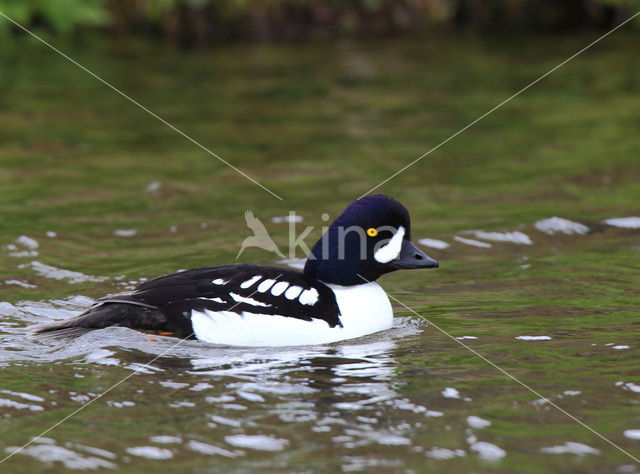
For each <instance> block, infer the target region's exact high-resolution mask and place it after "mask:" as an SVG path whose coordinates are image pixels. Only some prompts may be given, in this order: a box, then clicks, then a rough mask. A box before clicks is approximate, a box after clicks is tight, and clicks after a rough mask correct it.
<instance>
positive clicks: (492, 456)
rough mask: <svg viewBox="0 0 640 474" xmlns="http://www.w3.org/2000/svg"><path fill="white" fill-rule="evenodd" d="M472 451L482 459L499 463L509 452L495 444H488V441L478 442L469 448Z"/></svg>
mask: <svg viewBox="0 0 640 474" xmlns="http://www.w3.org/2000/svg"><path fill="white" fill-rule="evenodd" d="M469 448H470V449H471V451H475V452H476V453H478V456H480V458H482V459H485V460H487V461H497V460H498V459H501V458H503V457H505V456H506V454H507V452H506V451H505V450H504V449H502V448H500V447H498V446H496V445H495V444H491V443H487V442H486V441H476V442H475V443H473V444H471V446H470V447H469Z"/></svg>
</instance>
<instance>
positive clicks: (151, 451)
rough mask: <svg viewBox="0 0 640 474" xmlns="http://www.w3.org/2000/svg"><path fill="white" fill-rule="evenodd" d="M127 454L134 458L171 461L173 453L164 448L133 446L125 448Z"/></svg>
mask: <svg viewBox="0 0 640 474" xmlns="http://www.w3.org/2000/svg"><path fill="white" fill-rule="evenodd" d="M127 452H128V453H129V454H132V455H134V456H138V457H141V458H147V459H158V460H161V459H171V458H172V457H173V453H172V452H171V450H169V449H166V448H158V447H156V446H134V447H131V448H127Z"/></svg>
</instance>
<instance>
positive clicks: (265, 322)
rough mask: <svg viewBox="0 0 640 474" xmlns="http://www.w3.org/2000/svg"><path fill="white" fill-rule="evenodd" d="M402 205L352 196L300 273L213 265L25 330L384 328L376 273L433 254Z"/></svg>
mask: <svg viewBox="0 0 640 474" xmlns="http://www.w3.org/2000/svg"><path fill="white" fill-rule="evenodd" d="M410 234H411V223H410V219H409V212H408V211H407V209H406V208H405V207H404V206H403V205H402V204H400V203H399V202H398V201H396V200H395V199H393V198H390V197H388V196H384V195H381V194H377V195H372V196H366V197H363V198H360V199H358V200H356V201H354V202H353V203H351V204H350V205H349V206H348V207H347V208H346V209H345V210H344V212H343V213H342V214H341V215H340V216H339V217H338V218H337V219H336V220H335V221H334V222H333V223H332V224H331V226H330V227H329V228H328V230H327V231H326V232H325V234H324V235H323V236H322V237H321V238H320V240H319V241H318V242H316V244H315V245H314V246H313V248H312V250H311V253H310V255H309V257H308V258H307V261H306V263H305V266H304V270H303V271H302V272H298V271H296V270H292V269H285V268H280V267H272V266H265V265H254V264H230V265H217V266H210V267H203V268H196V269H192V270H186V271H181V272H178V273H172V274H169V275H164V276H160V277H157V278H154V279H153V280H149V281H147V282H145V283H143V284H141V285H140V286H138V287H137V288H135V289H134V290H132V291H127V292H124V293H119V294H114V295H109V296H105V297H104V298H101V299H99V300H98V301H97V302H96V304H95V305H94V306H92V307H91V308H89V309H88V310H87V311H86V312H84V313H82V314H81V315H79V316H76V317H73V318H70V319H67V320H63V321H56V322H52V323H46V324H40V325H36V326H33V327H32V328H31V332H32V333H33V334H51V335H67V336H75V335H80V334H82V333H84V332H86V331H89V330H92V329H101V328H106V327H109V326H121V327H127V328H131V329H138V330H144V331H152V332H157V333H159V334H164V335H171V336H175V337H179V338H197V339H199V340H201V341H204V342H207V343H213V344H225V345H236V346H286V345H306V344H324V343H330V342H336V341H340V340H344V339H351V338H356V337H360V336H364V335H366V334H371V333H374V332H377V331H382V330H385V329H389V328H390V327H391V325H392V322H393V310H392V308H391V304H390V302H389V298H388V297H387V295H386V293H385V292H384V290H383V289H382V288H381V287H380V286H379V285H378V284H377V283H376V280H377V279H378V278H379V277H380V276H382V275H384V274H385V273H389V272H392V271H395V270H401V269H416V268H433V267H437V266H438V262H437V261H436V260H434V259H432V258H431V257H429V256H427V255H426V254H425V253H424V252H422V251H421V250H420V249H418V248H417V247H416V246H415V245H414V244H413V243H412V242H411V240H410Z"/></svg>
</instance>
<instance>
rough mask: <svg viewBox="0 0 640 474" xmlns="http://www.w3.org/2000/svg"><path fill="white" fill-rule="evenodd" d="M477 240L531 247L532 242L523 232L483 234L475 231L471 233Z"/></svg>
mask: <svg viewBox="0 0 640 474" xmlns="http://www.w3.org/2000/svg"><path fill="white" fill-rule="evenodd" d="M473 233H474V235H475V236H476V237H477V238H478V239H482V240H492V241H494V242H511V243H514V244H520V245H531V244H533V242H532V241H531V239H530V238H529V236H528V235H527V234H525V233H523V232H518V231H515V232H485V231H483V230H476V231H474V232H473Z"/></svg>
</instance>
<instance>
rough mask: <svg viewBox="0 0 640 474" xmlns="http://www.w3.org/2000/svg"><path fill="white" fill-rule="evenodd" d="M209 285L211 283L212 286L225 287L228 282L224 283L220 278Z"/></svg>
mask: <svg viewBox="0 0 640 474" xmlns="http://www.w3.org/2000/svg"><path fill="white" fill-rule="evenodd" d="M211 283H213V284H214V285H226V284H227V283H229V282H228V281H224V280H223V279H222V278H216V279H215V280H213V281H212V282H211Z"/></svg>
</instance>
